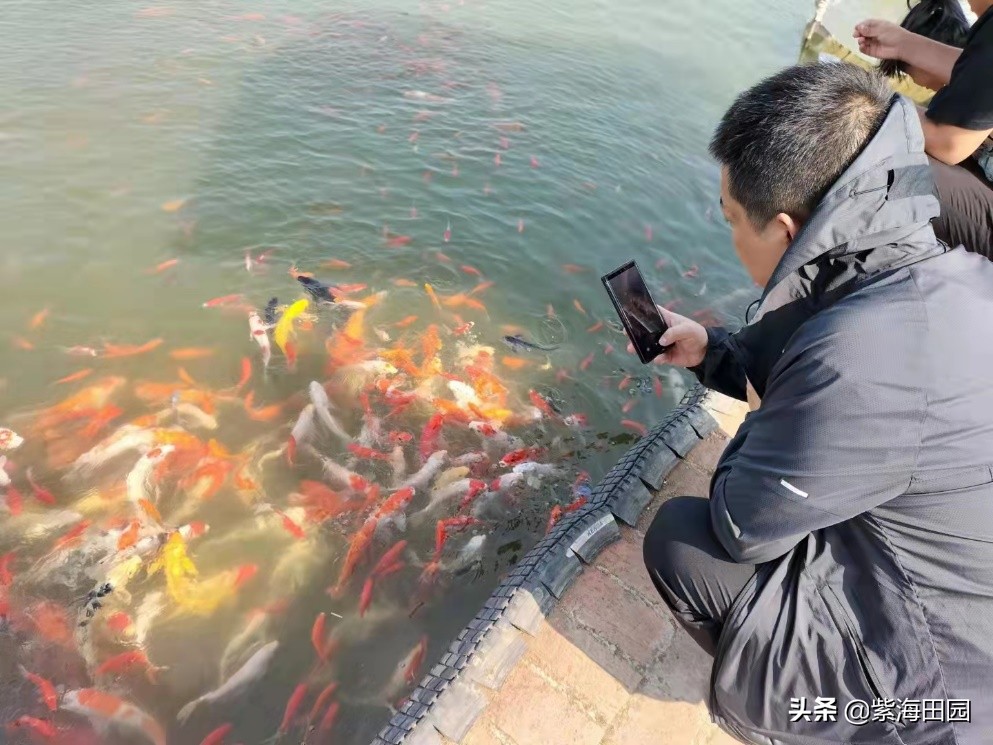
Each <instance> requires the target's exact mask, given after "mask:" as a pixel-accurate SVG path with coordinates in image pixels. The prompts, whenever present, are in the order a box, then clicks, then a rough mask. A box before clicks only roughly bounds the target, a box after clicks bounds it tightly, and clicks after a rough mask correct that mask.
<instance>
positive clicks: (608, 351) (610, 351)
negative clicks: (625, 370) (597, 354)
mask: <svg viewBox="0 0 993 745" xmlns="http://www.w3.org/2000/svg"><path fill="white" fill-rule="evenodd" d="M603 353H604V354H613V353H614V345H613V344H610V343H608V344H606V345H604V347H603Z"/></svg>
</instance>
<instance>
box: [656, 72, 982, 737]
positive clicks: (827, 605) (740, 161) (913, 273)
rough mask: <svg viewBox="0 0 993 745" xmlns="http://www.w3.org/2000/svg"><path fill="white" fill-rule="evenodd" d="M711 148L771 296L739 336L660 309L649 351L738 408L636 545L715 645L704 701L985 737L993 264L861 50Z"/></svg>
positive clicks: (779, 80)
mask: <svg viewBox="0 0 993 745" xmlns="http://www.w3.org/2000/svg"><path fill="white" fill-rule="evenodd" d="M710 149H711V152H712V154H713V155H714V156H715V158H716V159H717V160H718V162H719V163H720V165H721V204H722V209H723V212H724V215H725V217H726V218H727V220H728V222H729V223H730V225H731V233H732V241H733V243H734V247H735V250H736V252H737V254H738V256H739V258H740V259H741V262H742V264H743V265H744V266H745V269H746V270H747V271H748V273H749V274H750V275H751V277H752V278H753V280H754V281H755V282H756V284H758V285H759V286H761V287H762V288H763V291H762V297H761V300H760V303H759V307H758V311H757V313H756V319H755V320H753V321H752V322H751V323H750V324H749V325H748V326H746V327H745V328H744V329H742V331H740V332H738V333H736V334H733V335H729V334H728V333H727V332H725V331H723V330H720V329H705V328H704V327H703V326H701V325H700V324H698V323H696V322H695V321H692V320H690V319H688V318H685V317H682V316H679V315H677V314H675V313H671V312H668V311H664V312H663V313H664V316H665V319H666V321H667V323H668V324H669V325H670V328H669V330H668V331H666V333H665V334H664V335H663V336H662V338H661V342H662V344H663V345H668V344H672V345H673V347H672V349H671V350H669V351H668V352H666V353H664V354H663V355H662V356H661V357H660V361H662V362H665V363H670V364H676V365H682V366H685V367H689V368H690V369H691V370H692V371H693V372H694V373H695V374H696V375H697V376H698V378H699V379H700V380H701V381H702V382H703V383H704V384H705V385H707V386H709V387H711V388H716V389H717V390H721V391H723V392H724V393H727V394H729V395H732V396H734V397H736V398H738V399H740V400H745V399H746V398H747V399H748V400H749V401H750V403H751V408H752V411H751V412H750V413H749V414H748V415H747V416H746V418H745V420H744V422H743V423H742V425H741V427H740V428H739V430H738V432H737V434H736V435H735V437H734V438H733V439H732V440H731V441H730V442H729V443H728V446H727V449H726V450H725V452H724V454H723V455H722V457H721V459H720V462H719V463H718V465H717V468H716V471H715V472H714V476H713V480H712V482H711V485H710V498H709V500H708V499H704V498H700V497H677V498H675V499H671V500H669V501H668V502H666V503H664V504H663V505H662V507H661V508H660V509H659V511H658V513H657V515H656V516H655V518H654V520H653V522H652V524H651V527H650V528H649V530H648V532H647V534H646V536H645V541H644V556H645V563H646V566H647V568H648V572H649V575H650V576H651V578H652V581H653V583H654V585H655V587H656V589H657V590H658V592H659V594H660V595H661V596H662V598H663V600H664V601H665V603H666V604H667V606H668V607H669V608H670V610H671V611H672V613H673V614H674V616H675V617H676V619H677V620H678V621H679V622H680V623H681V624H682V626H683V627H684V628H685V629H686V630H687V631H688V632H689V633H690V635H691V636H692V637H693V638H694V639H695V640H696V641H697V643H699V645H700V646H701V647H702V648H703V649H705V650H706V651H708V652H709V653H710V654H712V655H713V656H714V666H713V672H712V678H711V691H710V699H709V706H710V711H711V715H712V717H713V718H714V720H715V721H716V722H717V723H718V724H719V725H721V726H722V727H723V728H724V729H725V730H727V731H728V732H730V733H731V734H733V735H735V736H736V737H738V738H740V739H742V740H745V741H747V742H753V743H763V744H764V745H770V744H773V743H774V744H775V745H784V744H795V745H812V744H813V743H866V744H868V743H872V744H873V745H889V744H892V745H898V744H902V745H953V744H954V745H979V743H988V742H989V741H990V739H989V738H990V733H991V732H993V699H991V698H990V696H989V691H990V690H993V386H991V385H990V384H989V371H990V370H991V369H993V328H991V326H990V323H989V320H988V319H989V318H991V317H993V264H991V263H990V262H989V261H986V260H984V259H983V258H981V257H980V256H977V255H976V254H972V253H967V252H966V251H964V250H963V249H961V248H950V247H948V246H946V245H944V244H942V243H941V242H939V241H938V240H936V238H935V235H934V231H933V229H932V227H931V224H930V221H931V219H932V218H933V217H934V216H935V215H937V213H938V203H937V199H936V198H935V196H934V194H933V191H932V184H931V177H930V173H931V171H930V168H929V166H928V161H927V158H926V156H925V155H924V152H923V149H924V138H923V134H922V132H921V126H920V120H919V119H918V117H917V115H916V113H915V111H914V106H913V104H912V103H911V102H910V101H909V100H907V99H906V98H903V97H901V96H896V95H893V94H892V92H891V90H890V89H889V86H888V85H887V83H886V81H885V80H884V79H883V78H882V77H881V76H879V75H877V74H876V73H874V72H869V71H866V70H862V69H860V68H858V67H856V66H853V65H843V66H838V65H824V64H822V65H813V66H810V67H791V68H787V69H786V70H784V71H782V72H780V73H778V74H776V75H774V76H772V77H771V78H769V79H768V80H765V81H763V82H761V83H759V84H758V85H756V86H755V87H753V88H752V89H750V90H748V91H746V92H745V93H743V94H742V95H741V96H739V97H738V99H737V100H736V101H735V102H734V104H732V106H731V107H730V109H728V111H727V113H725V115H724V117H723V119H722V120H721V123H720V125H719V126H718V128H717V131H716V133H715V135H714V137H713V140H712V142H711V146H710ZM925 700H928V701H932V700H936V701H937V702H938V703H937V704H935V703H933V701H932V703H931V704H922V703H921V702H923V701H925ZM949 700H951V703H948V702H949ZM877 701H878V703H874V702H877ZM965 701H968V702H969V703H968V704H966V703H964V702H965ZM858 702H864V708H860V707H862V706H863V705H862V704H859V703H858ZM897 702H899V703H900V706H897ZM915 705H916V707H917V710H916V711H917V713H916V714H915V713H914V711H915V708H914V707H915ZM965 706H968V707H969V711H968V712H967V713H963V707H965ZM853 707H854V708H853ZM922 707H929V709H930V711H929V714H928V716H927V717H923V716H922V714H921V708H922ZM936 707H940V708H941V711H940V713H939V714H936ZM863 714H864V716H863ZM897 717H902V720H901V721H897ZM861 720H864V723H861V724H859V723H858V722H859V721H861ZM853 722H854V723H853Z"/></svg>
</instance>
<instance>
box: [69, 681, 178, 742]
mask: <svg viewBox="0 0 993 745" xmlns="http://www.w3.org/2000/svg"><path fill="white" fill-rule="evenodd" d="M62 708H63V709H65V710H67V711H71V712H73V713H74V714H79V715H81V716H84V717H86V718H87V719H89V720H90V722H92V723H93V725H94V727H95V728H97V729H100V728H102V727H106V726H108V725H113V726H116V727H118V728H120V729H122V730H124V731H126V732H129V733H131V734H134V735H138V736H140V737H141V738H142V739H144V740H146V741H148V742H150V743H152V745H166V735H165V732H164V731H163V730H162V726H161V725H160V724H159V723H158V722H156V721H155V720H154V719H153V718H152V717H150V716H149V715H148V714H146V713H145V712H144V711H142V710H141V709H139V708H138V707H137V706H135V705H134V704H132V703H130V702H128V701H124V700H123V699H119V698H117V697H116V696H112V695H111V694H109V693H104V692H103V691H98V690H97V689H95V688H80V689H78V690H74V691H69V692H68V693H66V694H65V696H63V698H62Z"/></svg>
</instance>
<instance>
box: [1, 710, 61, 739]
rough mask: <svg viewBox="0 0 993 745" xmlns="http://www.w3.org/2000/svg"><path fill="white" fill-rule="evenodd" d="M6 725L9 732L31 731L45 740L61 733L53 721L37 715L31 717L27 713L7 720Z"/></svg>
mask: <svg viewBox="0 0 993 745" xmlns="http://www.w3.org/2000/svg"><path fill="white" fill-rule="evenodd" d="M5 727H6V729H7V731H8V732H17V731H21V732H30V733H32V735H37V736H38V737H39V738H41V739H43V740H51V739H52V738H54V737H56V736H57V735H58V734H59V733H58V730H56V729H55V725H53V724H52V723H51V722H49V721H47V720H45V719H38V718H37V717H29V716H28V715H27V714H24V715H22V716H19V717H18V718H17V719H14V720H12V721H10V722H7V724H6V725H5Z"/></svg>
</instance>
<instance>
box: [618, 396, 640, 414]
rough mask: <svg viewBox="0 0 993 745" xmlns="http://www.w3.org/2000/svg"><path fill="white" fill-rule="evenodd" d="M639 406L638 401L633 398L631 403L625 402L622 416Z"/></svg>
mask: <svg viewBox="0 0 993 745" xmlns="http://www.w3.org/2000/svg"><path fill="white" fill-rule="evenodd" d="M637 404H638V399H636V398H632V399H631V400H630V401H627V402H625V404H624V405H623V406H622V407H621V413H622V414H627V413H629V412H630V411H631V409H633V408H634V407H635V406H636V405H637Z"/></svg>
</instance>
